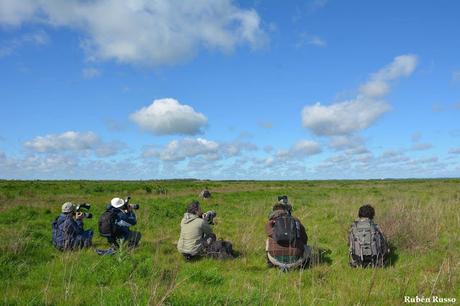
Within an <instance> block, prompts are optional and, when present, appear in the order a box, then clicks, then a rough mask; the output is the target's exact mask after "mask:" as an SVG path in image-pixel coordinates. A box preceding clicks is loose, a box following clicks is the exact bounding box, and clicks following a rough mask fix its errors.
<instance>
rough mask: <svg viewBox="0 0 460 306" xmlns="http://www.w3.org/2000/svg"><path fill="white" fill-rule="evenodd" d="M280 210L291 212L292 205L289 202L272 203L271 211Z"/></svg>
mask: <svg viewBox="0 0 460 306" xmlns="http://www.w3.org/2000/svg"><path fill="white" fill-rule="evenodd" d="M277 210H282V211H285V212H288V213H289V214H290V213H291V210H292V207H291V205H289V204H282V203H276V204H275V205H273V211H277Z"/></svg>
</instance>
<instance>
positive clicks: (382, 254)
mask: <svg viewBox="0 0 460 306" xmlns="http://www.w3.org/2000/svg"><path fill="white" fill-rule="evenodd" d="M374 216H375V210H374V208H373V207H372V206H371V205H369V204H366V205H363V206H361V207H360V208H359V211H358V219H356V220H355V221H354V222H353V224H352V225H351V227H350V231H349V234H348V247H349V259H350V266H351V267H355V268H356V267H363V268H366V267H383V266H384V265H385V261H386V259H387V257H388V255H389V253H390V249H389V247H388V243H387V241H386V239H385V236H384V235H383V233H382V231H381V230H380V227H379V226H378V225H377V224H375V223H374Z"/></svg>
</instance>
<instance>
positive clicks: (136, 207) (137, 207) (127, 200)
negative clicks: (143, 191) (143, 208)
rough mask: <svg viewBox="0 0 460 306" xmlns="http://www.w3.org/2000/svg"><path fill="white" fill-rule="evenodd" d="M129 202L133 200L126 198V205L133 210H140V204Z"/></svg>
mask: <svg viewBox="0 0 460 306" xmlns="http://www.w3.org/2000/svg"><path fill="white" fill-rule="evenodd" d="M129 200H131V197H126V199H125V205H127V206H128V205H129V207H131V208H132V209H139V204H129Z"/></svg>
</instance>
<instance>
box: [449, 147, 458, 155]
mask: <svg viewBox="0 0 460 306" xmlns="http://www.w3.org/2000/svg"><path fill="white" fill-rule="evenodd" d="M449 154H460V147H458V148H451V149H450V150H449Z"/></svg>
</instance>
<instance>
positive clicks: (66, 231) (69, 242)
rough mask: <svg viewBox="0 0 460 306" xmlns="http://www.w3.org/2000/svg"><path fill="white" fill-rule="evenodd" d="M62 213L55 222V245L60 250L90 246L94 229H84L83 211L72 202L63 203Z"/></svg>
mask: <svg viewBox="0 0 460 306" xmlns="http://www.w3.org/2000/svg"><path fill="white" fill-rule="evenodd" d="M61 211H62V213H61V215H59V216H58V217H57V218H56V219H55V220H54V222H53V238H52V241H53V245H54V247H55V248H56V249H58V250H60V251H67V250H75V249H81V248H84V247H90V246H91V243H92V239H93V231H92V230H87V231H85V230H84V229H83V218H85V214H84V213H83V212H77V211H76V206H75V205H73V204H72V203H71V202H66V203H64V204H63V205H62V208H61Z"/></svg>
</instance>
